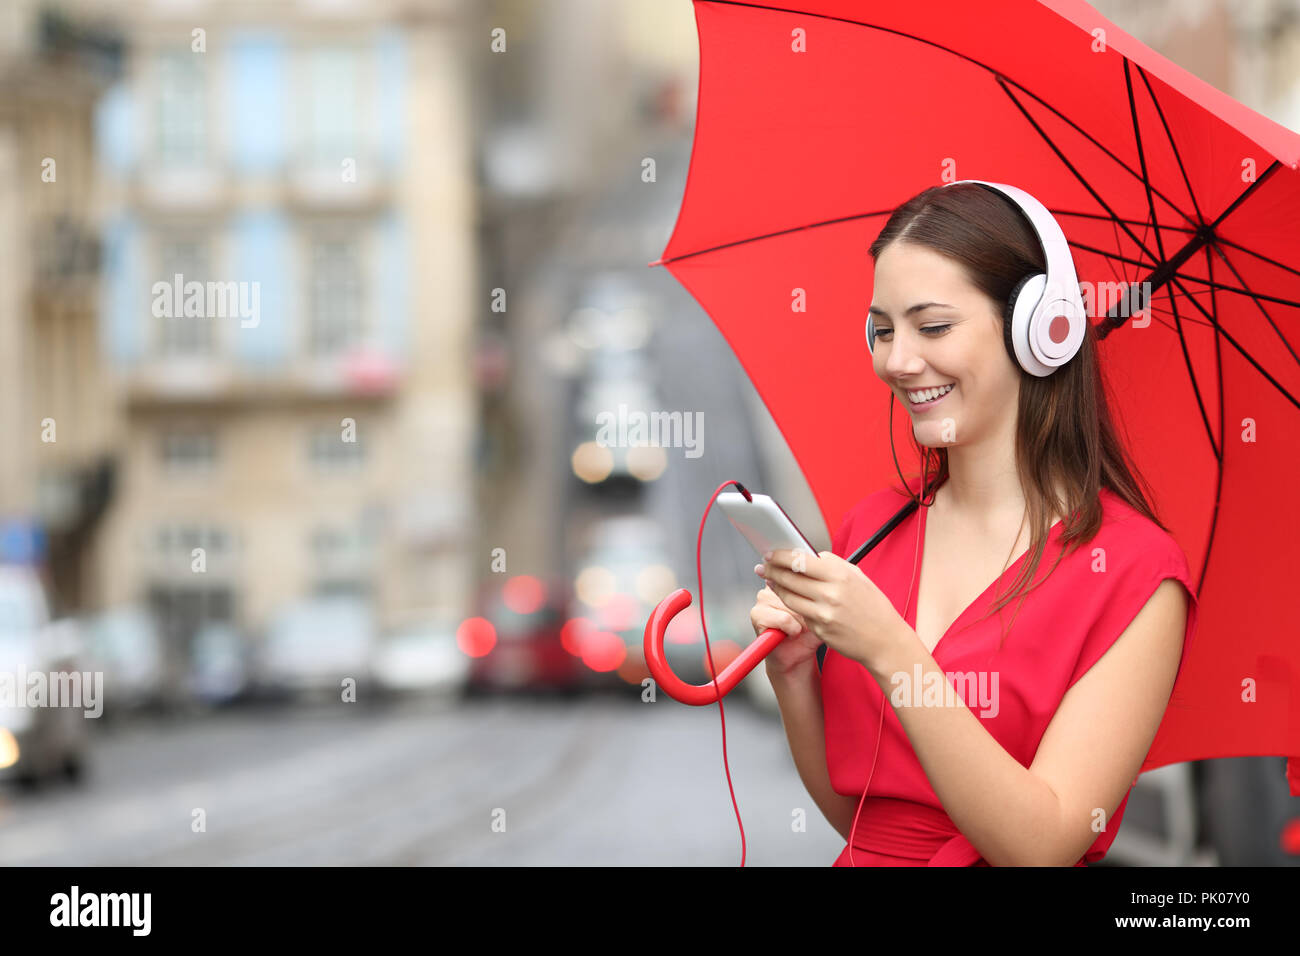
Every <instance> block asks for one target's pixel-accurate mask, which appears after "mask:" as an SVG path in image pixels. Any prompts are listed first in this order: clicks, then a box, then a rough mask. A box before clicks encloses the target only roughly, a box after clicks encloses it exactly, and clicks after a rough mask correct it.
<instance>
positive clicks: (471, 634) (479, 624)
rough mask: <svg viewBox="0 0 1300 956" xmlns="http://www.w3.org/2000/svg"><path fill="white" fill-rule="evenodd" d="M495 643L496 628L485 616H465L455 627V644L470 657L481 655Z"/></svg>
mask: <svg viewBox="0 0 1300 956" xmlns="http://www.w3.org/2000/svg"><path fill="white" fill-rule="evenodd" d="M496 643H497V632H496V628H494V627H493V626H492V622H491V621H489V620H488V619H487V618H483V617H470V618H466V619H465V620H464V621H462V622H461V624H460V627H458V628H456V646H457V647H459V648H460V649H461V650H462V651H464V652H465V653H466V654H468V655H469V656H470V657H483V656H484V655H485V654H487V653H488V651H490V650H492V648H494V647H495V646H496Z"/></svg>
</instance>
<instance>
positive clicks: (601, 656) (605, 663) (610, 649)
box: [582, 631, 627, 674]
mask: <svg viewBox="0 0 1300 956" xmlns="http://www.w3.org/2000/svg"><path fill="white" fill-rule="evenodd" d="M582 643H583V647H582V662H583V663H584V664H586V665H587V666H588V667H590V668H591V669H592V670H594V671H599V672H600V673H602V674H603V673H606V672H608V671H612V670H614V668H616V667H618V665H619V664H622V663H623V660H624V659H625V658H626V657H627V647H626V646H624V644H623V639H622V638H621V637H619V636H618V635H617V634H613V633H611V632H609V631H593V632H592V633H591V634H589V635H588V636H587V639H586V640H585V641H583V642H582Z"/></svg>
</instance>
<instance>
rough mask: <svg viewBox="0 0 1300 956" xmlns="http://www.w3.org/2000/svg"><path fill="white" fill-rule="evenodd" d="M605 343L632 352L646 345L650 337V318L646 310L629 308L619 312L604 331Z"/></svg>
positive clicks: (610, 319) (612, 317) (613, 316)
mask: <svg viewBox="0 0 1300 956" xmlns="http://www.w3.org/2000/svg"><path fill="white" fill-rule="evenodd" d="M602 331H604V332H605V333H606V337H605V341H606V343H607V344H608V345H609V346H610V347H612V348H617V349H623V350H625V351H632V350H633V349H639V348H641V347H642V346H644V345H645V343H646V339H648V338H649V337H650V316H649V314H648V313H647V312H646V311H645V310H644V309H638V308H635V307H630V306H629V307H627V308H623V309H619V310H617V311H616V312H615V313H614V314H613V315H612V316H610V318H609V321H608V322H607V323H606V325H605V329H603V330H602Z"/></svg>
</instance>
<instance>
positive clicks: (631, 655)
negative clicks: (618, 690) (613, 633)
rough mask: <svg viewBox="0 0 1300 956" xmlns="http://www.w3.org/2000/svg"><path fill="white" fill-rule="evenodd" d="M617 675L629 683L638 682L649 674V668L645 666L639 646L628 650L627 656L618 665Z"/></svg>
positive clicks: (643, 655) (643, 656)
mask: <svg viewBox="0 0 1300 956" xmlns="http://www.w3.org/2000/svg"><path fill="white" fill-rule="evenodd" d="M618 676H619V677H621V678H623V680H625V681H627V682H628V683H629V684H640V683H641V682H642V681H643V680H645V679H646V678H647V677H649V676H650V668H649V667H647V666H646V663H645V654H644V652H643V651H642V650H641V648H639V647H634V648H631V649H629V650H628V652H627V657H626V658H625V659H624V661H623V663H622V664H619V665H618Z"/></svg>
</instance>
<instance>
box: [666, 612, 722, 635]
mask: <svg viewBox="0 0 1300 956" xmlns="http://www.w3.org/2000/svg"><path fill="white" fill-rule="evenodd" d="M664 641H665V643H668V644H696V643H700V642H701V635H700V618H699V610H698V608H695V609H692V610H691V611H690V612H689V613H683V614H678V615H677V616H676V617H675V618H673V619H672V620H671V621H669V622H668V630H666V631H665V632H664ZM709 643H710V644H712V641H710V642H709Z"/></svg>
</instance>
